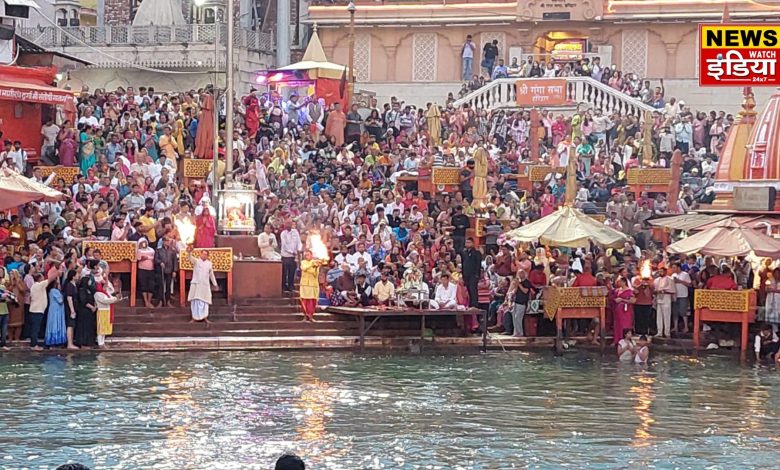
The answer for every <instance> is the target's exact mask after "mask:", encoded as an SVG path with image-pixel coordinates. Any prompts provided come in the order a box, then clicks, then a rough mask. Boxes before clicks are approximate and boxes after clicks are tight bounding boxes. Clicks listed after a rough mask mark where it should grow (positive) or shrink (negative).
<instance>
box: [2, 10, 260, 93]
mask: <svg viewBox="0 0 780 470" xmlns="http://www.w3.org/2000/svg"><path fill="white" fill-rule="evenodd" d="M37 1H38V3H39V5H40V8H39V9H38V10H37V12H36V13H35V14H34V15H31V16H30V18H29V19H28V20H27V21H25V22H22V23H20V25H19V26H20V27H19V28H18V29H17V33H18V34H19V35H20V36H22V37H24V38H26V39H29V40H31V41H33V42H35V43H36V44H38V45H40V46H42V47H45V48H47V49H49V50H52V51H57V52H61V53H65V54H70V55H73V56H77V57H81V58H83V59H84V60H85V61H88V62H89V63H90V64H91V65H90V66H89V67H86V68H84V67H77V66H72V67H66V68H61V69H60V72H61V73H62V75H63V80H62V81H61V83H60V86H64V85H65V84H68V85H70V87H71V88H72V89H76V90H78V89H81V87H83V86H87V87H89V88H90V89H93V90H94V89H95V88H105V89H114V88H116V87H118V86H124V87H127V86H135V87H138V86H141V85H144V86H152V87H154V88H155V89H156V90H160V91H170V90H189V89H196V88H198V87H202V86H205V85H207V84H210V83H216V84H217V85H218V86H224V73H221V72H223V71H224V70H225V57H226V53H225V44H226V37H227V27H226V18H225V11H226V5H227V3H226V1H227V0H37ZM234 1H235V5H236V8H235V13H236V20H235V25H236V28H235V42H234V44H235V58H234V64H235V66H236V73H235V74H234V76H235V80H236V83H235V86H236V87H237V89H238V90H248V89H249V86H250V85H251V84H252V83H253V79H254V77H255V74H256V71H257V70H262V69H267V68H269V67H271V66H273V65H274V50H273V49H274V48H273V35H272V33H271V29H269V27H268V26H269V25H266V24H265V22H264V21H262V19H263V18H265V16H264V13H266V10H264V9H259V8H257V7H258V3H257V2H259V1H260V0H257V2H255V0H234ZM266 3H267V1H266ZM258 15H260V17H258ZM217 39H219V41H216V40H217ZM215 42H217V43H219V44H218V47H215ZM215 71H219V72H220V73H215Z"/></svg>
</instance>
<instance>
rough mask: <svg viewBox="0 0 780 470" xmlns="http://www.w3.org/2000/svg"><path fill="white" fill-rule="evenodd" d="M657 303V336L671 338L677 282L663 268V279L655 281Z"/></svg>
mask: <svg viewBox="0 0 780 470" xmlns="http://www.w3.org/2000/svg"><path fill="white" fill-rule="evenodd" d="M653 287H654V288H655V303H656V327H657V331H658V333H657V335H656V336H665V337H667V338H670V337H671V326H672V325H671V324H672V302H673V301H674V295H675V293H676V289H675V282H674V280H672V278H671V277H669V275H668V274H667V273H666V268H661V277H659V278H657V279H656V280H655V281H653Z"/></svg>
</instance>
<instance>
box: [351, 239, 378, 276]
mask: <svg viewBox="0 0 780 470" xmlns="http://www.w3.org/2000/svg"><path fill="white" fill-rule="evenodd" d="M361 258H362V259H364V260H366V267H367V268H368V269H371V268H372V267H373V266H374V264H373V263H372V262H371V255H369V254H368V252H367V251H366V246H365V245H364V244H362V243H358V245H357V251H355V252H354V253H352V254H350V255H347V263H348V264H349V267H350V268H351V269H352V271H353V272H355V271H357V269H358V267H359V266H358V260H359V259H361Z"/></svg>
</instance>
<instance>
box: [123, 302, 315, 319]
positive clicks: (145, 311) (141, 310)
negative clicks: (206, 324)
mask: <svg viewBox="0 0 780 470" xmlns="http://www.w3.org/2000/svg"><path fill="white" fill-rule="evenodd" d="M301 312H302V310H301V308H300V307H298V306H292V305H284V306H274V305H271V306H235V307H232V306H230V305H222V306H219V305H217V306H212V307H211V308H210V309H209V317H212V316H220V315H227V316H232V315H234V314H235V315H237V316H242V315H295V314H297V313H301ZM189 313H190V309H189V307H183V308H182V307H160V308H152V309H149V308H146V307H117V308H115V309H114V318H125V317H127V318H166V317H169V316H171V315H184V314H186V315H189Z"/></svg>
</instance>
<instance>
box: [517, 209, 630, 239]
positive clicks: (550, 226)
mask: <svg viewBox="0 0 780 470" xmlns="http://www.w3.org/2000/svg"><path fill="white" fill-rule="evenodd" d="M506 238H508V239H510V240H516V241H519V242H537V241H538V242H539V243H541V244H543V245H549V246H561V247H568V248H580V247H588V246H589V245H590V242H593V243H596V244H598V245H601V246H605V247H612V248H620V247H622V246H623V244H624V243H625V242H626V241H628V240H629V238H628V237H627V236H626V235H625V234H624V233H623V232H620V231H618V230H615V229H613V228H612V227H608V226H606V225H604V224H603V223H601V222H599V221H598V220H596V219H593V218H591V217H590V216H587V215H585V214H583V213H582V212H580V211H579V210H578V209H576V208H574V207H572V206H569V205H565V206H563V207H561V208H560V209H558V210H557V211H555V212H553V213H552V214H550V215H547V216H545V217H542V218H541V219H539V220H536V221H534V222H531V223H530V224H528V225H525V226H523V227H519V228H516V229H514V230H511V231H510V232H508V233H507V234H506Z"/></svg>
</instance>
